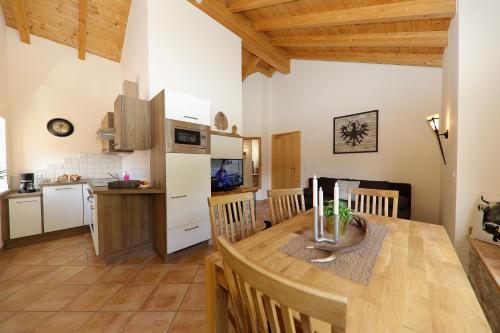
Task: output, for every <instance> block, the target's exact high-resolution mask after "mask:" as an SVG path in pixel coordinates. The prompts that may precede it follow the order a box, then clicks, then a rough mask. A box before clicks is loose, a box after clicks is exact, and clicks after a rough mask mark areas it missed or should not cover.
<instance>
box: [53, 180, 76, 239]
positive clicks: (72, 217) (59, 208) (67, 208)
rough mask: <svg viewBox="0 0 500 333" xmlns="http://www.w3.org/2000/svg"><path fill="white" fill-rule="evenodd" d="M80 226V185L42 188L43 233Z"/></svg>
mask: <svg viewBox="0 0 500 333" xmlns="http://www.w3.org/2000/svg"><path fill="white" fill-rule="evenodd" d="M82 225H83V198H82V185H81V184H76V185H58V186H44V187H43V226H44V232H49V231H56V230H63V229H69V228H73V227H79V226H82Z"/></svg>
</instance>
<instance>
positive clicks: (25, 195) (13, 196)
mask: <svg viewBox="0 0 500 333" xmlns="http://www.w3.org/2000/svg"><path fill="white" fill-rule="evenodd" d="M41 195H42V192H40V191H39V190H37V191H36V192H31V193H18V192H17V191H11V193H9V194H7V195H5V196H3V199H17V198H29V197H39V196H41Z"/></svg>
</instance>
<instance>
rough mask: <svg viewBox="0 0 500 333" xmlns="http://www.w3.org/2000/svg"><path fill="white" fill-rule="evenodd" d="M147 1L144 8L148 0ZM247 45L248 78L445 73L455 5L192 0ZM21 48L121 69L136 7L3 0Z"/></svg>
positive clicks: (106, 0)
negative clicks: (332, 71) (399, 68)
mask: <svg viewBox="0 0 500 333" xmlns="http://www.w3.org/2000/svg"><path fill="white" fill-rule="evenodd" d="M141 1H142V0H141ZM187 1H189V2H191V3H192V4H193V5H194V6H197V7H198V8H200V9H201V10H203V11H204V12H205V13H207V14H208V15H210V16H211V17H212V18H214V19H215V20H217V21H218V22H220V23H221V24H222V25H224V26H226V27H227V28H228V29H229V30H231V31H233V32H234V33H235V34H237V35H238V36H240V37H241V38H242V41H243V43H242V45H243V52H242V58H243V59H242V62H243V64H242V75H243V79H245V78H246V77H247V76H248V75H251V74H253V73H256V72H260V73H262V74H264V75H266V76H268V77H271V76H272V75H273V73H274V72H275V71H279V72H282V73H285V74H286V73H289V72H290V59H310V60H335V61H352V62H368V63H382V64H399V65H415V66H433V67H439V66H441V64H442V56H443V51H444V48H445V47H446V46H447V43H448V28H449V24H450V19H451V18H452V17H453V16H454V15H455V11H456V3H455V1H456V0H187ZM0 4H1V6H2V9H3V13H4V16H5V21H6V23H7V25H8V26H9V27H12V28H15V29H17V30H18V31H19V36H20V39H21V41H22V42H25V43H30V35H31V34H33V35H36V36H39V37H43V38H46V39H49V40H52V41H55V42H58V43H61V44H64V45H68V46H71V47H73V48H76V49H78V55H79V58H80V59H85V54H86V52H89V53H92V54H95V55H98V56H101V57H104V58H107V59H111V60H113V61H117V62H119V61H120V58H121V52H122V48H123V40H124V37H125V30H126V26H127V20H128V14H129V10H130V4H131V0H0Z"/></svg>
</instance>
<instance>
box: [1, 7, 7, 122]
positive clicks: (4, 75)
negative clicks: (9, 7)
mask: <svg viewBox="0 0 500 333" xmlns="http://www.w3.org/2000/svg"><path fill="white" fill-rule="evenodd" d="M6 115H7V28H6V25H5V19H4V16H3V12H2V8H1V7H0V116H2V117H5V116H6Z"/></svg>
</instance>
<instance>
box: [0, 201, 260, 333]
mask: <svg viewBox="0 0 500 333" xmlns="http://www.w3.org/2000/svg"><path fill="white" fill-rule="evenodd" d="M264 219H268V207H267V205H266V204H265V203H263V202H261V203H258V205H257V221H258V225H259V228H262V227H263V225H264V224H263V222H262V221H263V220H264ZM211 252H212V249H210V248H208V247H206V246H205V247H203V246H201V247H200V246H199V247H197V248H195V249H189V250H187V251H185V252H184V253H181V254H180V255H179V256H178V257H176V258H175V260H173V261H171V262H169V263H165V262H163V261H162V260H161V259H160V258H159V257H158V256H157V255H155V254H154V253H152V252H142V253H136V254H134V255H133V256H130V258H127V259H125V260H122V261H121V262H117V263H114V264H112V265H105V264H104V261H103V259H102V258H101V257H96V256H95V254H94V250H93V247H92V240H91V238H90V235H89V234H86V235H81V236H76V237H70V238H65V239H60V240H55V241H50V242H44V243H40V244H35V245H31V246H27V247H22V248H17V249H13V250H7V251H0V333H3V332H9V333H11V332H77V331H78V332H106V333H113V332H127V333H130V332H140V333H146V332H169V333H177V332H183V333H190V332H196V333H203V332H205V274H204V265H203V263H204V260H205V256H206V255H207V254H209V253H211Z"/></svg>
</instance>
